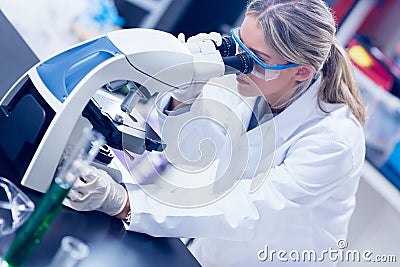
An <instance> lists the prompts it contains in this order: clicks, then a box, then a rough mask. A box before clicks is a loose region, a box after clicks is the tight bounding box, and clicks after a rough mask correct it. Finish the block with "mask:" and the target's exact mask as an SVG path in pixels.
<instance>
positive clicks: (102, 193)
mask: <svg viewBox="0 0 400 267" xmlns="http://www.w3.org/2000/svg"><path fill="white" fill-rule="evenodd" d="M127 203H129V201H128V192H127V191H126V189H125V188H124V187H123V186H122V185H120V184H118V183H117V182H115V181H114V179H113V178H112V177H111V176H110V175H109V174H108V173H107V172H105V171H104V170H101V169H98V168H96V167H94V166H91V165H89V166H88V167H87V168H86V169H85V170H84V171H83V173H82V175H81V177H80V178H78V179H77V181H76V182H75V184H74V186H73V188H72V189H71V191H70V192H69V194H68V197H67V198H66V199H65V200H64V205H66V206H68V207H70V208H72V209H75V210H79V211H88V210H98V211H101V212H104V213H106V214H108V215H111V216H116V215H121V213H122V212H123V211H124V210H125V209H126V208H127V205H129V204H127Z"/></svg>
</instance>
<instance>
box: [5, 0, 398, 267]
mask: <svg viewBox="0 0 400 267" xmlns="http://www.w3.org/2000/svg"><path fill="white" fill-rule="evenodd" d="M246 3H247V1H245V0H219V1H215V0H213V1H212V0H68V1H67V0H35V1H33V0H12V1H11V0H0V10H1V12H2V13H4V14H5V16H6V17H7V19H8V20H9V21H10V22H11V23H12V24H13V26H14V27H15V28H16V29H17V31H18V32H19V33H20V35H21V36H22V37H23V39H24V40H25V41H26V42H27V44H28V45H29V46H30V48H31V49H32V50H33V51H34V53H35V54H36V55H37V57H38V58H39V59H43V58H46V57H49V56H51V55H52V54H54V53H56V52H58V51H60V50H62V49H65V48H67V47H69V46H71V45H73V44H76V43H78V42H80V41H83V40H87V39H89V38H92V37H94V36H97V35H99V34H103V33H106V32H109V31H112V30H116V29H121V28H132V27H144V28H155V29H160V30H163V31H167V32H170V33H172V34H174V35H177V34H178V33H180V32H183V33H185V35H186V36H192V35H195V34H197V33H199V32H210V31H216V32H220V33H222V34H227V33H228V32H229V30H230V28H231V27H233V26H236V25H240V23H241V20H242V19H243V16H244V9H245V7H246ZM326 3H327V4H328V5H329V6H330V7H331V8H332V10H333V12H334V15H335V17H336V20H337V25H338V32H337V38H338V40H339V41H340V42H341V43H342V44H343V45H344V46H345V47H346V49H347V51H348V53H349V56H350V59H351V60H352V62H353V65H354V69H355V71H356V74H357V81H358V84H359V87H360V90H361V93H362V96H363V99H364V101H365V104H366V105H367V108H368V119H367V123H366V125H365V134H366V139H367V161H366V164H365V167H364V170H363V177H362V180H361V183H360V188H359V191H358V194H357V208H356V211H355V213H354V216H353V219H352V222H351V225H350V234H349V240H348V242H349V248H352V249H369V250H371V251H373V252H374V253H375V254H386V255H387V254H396V253H398V251H399V250H398V240H400V227H399V224H400V142H399V141H400V101H399V97H400V68H399V66H400V27H399V25H400V16H399V14H400V1H399V0H326ZM6 41H7V40H6V36H5V37H2V42H6ZM160 164H161V163H160ZM397 261H400V255H398V254H397ZM387 264H388V265H390V266H396V264H393V263H387ZM397 264H398V263H397ZM352 265H353V264H352V263H343V264H342V265H341V266H352ZM354 265H356V264H355V263H354ZM382 265H385V264H384V263H379V264H378V266H382Z"/></svg>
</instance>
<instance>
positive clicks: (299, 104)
mask: <svg viewBox="0 0 400 267" xmlns="http://www.w3.org/2000/svg"><path fill="white" fill-rule="evenodd" d="M320 83H321V77H319V78H318V79H317V80H316V81H315V82H314V83H313V84H312V85H311V86H310V87H309V88H308V89H307V91H306V92H304V93H303V95H301V96H300V97H299V98H298V99H296V100H295V101H294V102H293V103H292V104H290V105H289V106H288V107H287V108H286V109H285V110H284V111H282V112H281V113H280V114H278V115H277V116H275V117H274V124H275V131H276V134H277V136H279V137H280V138H282V140H283V141H286V140H287V139H288V138H289V137H290V136H291V135H292V134H293V132H294V131H296V129H297V128H298V127H299V126H300V125H301V124H302V123H303V122H304V120H306V118H307V117H308V116H309V115H310V113H311V112H312V111H313V110H316V109H318V102H317V94H318V88H319V85H320Z"/></svg>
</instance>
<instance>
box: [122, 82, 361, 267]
mask: <svg viewBox="0 0 400 267" xmlns="http://www.w3.org/2000/svg"><path fill="white" fill-rule="evenodd" d="M319 82H320V81H319V80H318V81H317V82H315V83H314V84H313V85H312V86H311V87H310V88H309V89H308V90H307V91H306V92H305V93H304V94H303V95H302V96H301V97H300V98H298V99H297V100H296V101H294V102H293V103H292V104H291V105H290V106H289V107H287V108H286V109H285V110H284V111H283V112H281V113H280V114H279V115H277V116H275V117H274V119H273V120H270V121H269V122H267V123H264V124H262V125H261V126H260V127H256V128H254V129H253V130H251V131H250V132H247V133H246V132H245V133H244V134H243V135H242V136H246V138H247V140H250V141H249V142H250V143H251V144H249V153H250V154H249V155H250V159H249V161H248V164H247V165H249V166H247V167H248V170H247V171H245V172H246V173H247V174H249V173H253V174H254V171H255V175H257V174H258V175H260V173H264V175H265V174H266V175H267V179H265V181H264V182H263V183H261V186H259V187H258V188H257V190H256V191H255V192H252V193H251V192H249V190H250V187H251V182H252V179H249V177H247V176H248V175H246V174H244V175H243V177H244V179H242V180H240V181H239V182H238V183H237V185H236V186H235V187H234V188H233V189H232V190H231V191H229V193H227V194H226V195H224V197H222V198H220V199H219V200H217V201H214V202H212V203H210V204H209V205H204V206H200V207H197V208H179V207H173V206H170V205H166V204H163V203H161V202H159V201H157V200H155V199H153V198H152V197H149V195H148V194H146V192H144V191H142V190H141V189H140V186H137V185H127V188H128V192H129V198H130V202H131V208H132V221H131V223H130V225H127V229H128V230H133V231H137V232H143V233H147V234H150V235H154V236H172V237H195V240H194V242H193V244H192V245H191V247H190V250H191V252H192V253H193V255H194V256H195V257H196V258H197V260H198V261H199V262H200V263H201V265H202V266H204V267H212V266H229V267H233V266H237V267H239V266H278V265H280V264H285V266H293V265H294V264H295V262H294V261H293V260H292V258H294V257H295V256H296V254H295V252H294V250H296V251H298V252H299V253H300V255H301V253H302V252H304V251H305V250H307V251H309V250H315V251H316V253H318V254H317V256H318V257H321V256H320V255H321V254H320V253H321V250H329V249H330V248H331V249H336V250H339V249H338V247H337V245H336V244H337V241H338V240H340V239H346V236H347V231H348V223H349V220H350V217H351V215H352V212H353V210H354V206H355V193H356V191H357V187H358V182H359V178H360V174H361V167H362V164H363V161H364V155H365V144H364V135H363V128H362V126H361V125H360V124H359V123H358V122H357V120H356V119H355V117H354V116H353V114H352V113H351V112H350V110H349V109H348V107H347V106H345V105H342V104H326V103H322V106H323V108H324V109H325V110H326V111H329V113H325V112H322V111H321V110H320V109H319V107H318V104H317V100H316V94H317V89H318V85H319ZM217 97H219V96H218V94H217ZM221 101H224V102H225V103H226V102H227V101H228V102H229V97H225V98H223V100H221ZM164 104H165V101H164ZM232 107H234V108H233V109H234V112H235V113H236V114H238V116H239V117H240V118H241V120H242V121H243V123H244V124H248V122H249V119H250V112H249V109H248V106H247V104H246V103H242V104H238V103H233V105H232ZM178 116H179V115H178ZM271 122H273V124H271ZM228 124H229V123H228ZM271 125H273V126H271ZM262 127H265V131H264V133H267V135H266V136H268V138H271V137H272V136H273V138H274V144H275V153H274V154H273V155H272V156H271V155H267V154H268V153H264V152H265V151H264V152H263V151H260V149H259V148H260V147H261V146H262V142H263V140H260V132H259V131H258V130H259V129H262ZM209 128H210V127H207V125H203V127H199V128H193V129H192V131H193V132H192V135H193V136H195V135H196V134H197V133H198V132H201V131H205V130H204V129H207V135H210V129H209ZM211 128H212V127H211ZM222 128H223V127H222ZM212 131H215V133H214V134H215V140H218V142H221V143H223V142H224V140H223V136H224V134H226V131H225V132H224V131H223V130H221V129H220V128H218V127H215V128H213V129H212ZM271 132H272V134H270V133H271ZM264 137H265V136H264ZM264 142H265V139H264ZM167 145H168V144H167ZM222 147H225V148H226V147H227V146H226V145H225V144H223V145H222ZM229 149H232V148H231V147H230V148H229ZM269 149H270V148H268V149H267V151H269ZM222 150H223V149H222ZM253 151H254V153H253ZM226 155H228V154H226V151H225V152H224V151H222V152H221V153H217V157H220V158H221V160H223V157H224V156H226ZM263 162H265V163H266V164H265V166H263ZM259 163H260V164H259ZM252 164H253V165H254V166H250V165H252ZM222 169H224V168H222ZM253 189H254V188H253ZM161 190H163V189H161ZM172 194H173V192H172ZM189 197H190V196H189ZM350 246H351V244H350ZM266 247H267V248H268V250H269V252H271V251H272V250H275V251H279V250H284V251H286V252H287V254H285V255H283V254H281V255H280V256H281V258H282V260H280V259H278V254H277V253H275V254H273V255H272V256H273V257H274V258H273V259H271V258H270V257H269V258H268V259H266V260H265V261H260V259H259V258H258V257H261V258H262V257H265V255H266V254H265V253H262V252H261V250H265V249H266ZM265 252H266V251H265ZM289 253H292V254H291V258H290V257H289V256H290V255H289ZM324 257H325V261H324V262H323V263H321V262H320V263H319V264H318V266H336V262H335V260H330V259H329V255H328V254H325V255H324ZM285 259H287V260H288V262H282V261H283V260H285ZM313 264H314V263H313V262H310V261H307V260H306V261H300V262H297V264H296V265H295V266H300V265H301V266H310V265H311V266H312V265H313Z"/></svg>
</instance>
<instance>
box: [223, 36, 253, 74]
mask: <svg viewBox="0 0 400 267" xmlns="http://www.w3.org/2000/svg"><path fill="white" fill-rule="evenodd" d="M216 48H217V50H218V51H219V53H220V54H221V56H222V60H223V61H224V64H225V75H227V74H234V73H244V74H247V73H250V72H252V71H253V67H254V61H253V59H252V58H251V57H250V56H249V55H248V54H247V53H239V54H236V42H235V40H234V39H233V38H232V37H229V36H225V37H223V38H222V43H221V45H220V46H216Z"/></svg>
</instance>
